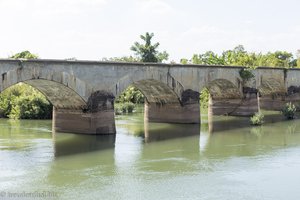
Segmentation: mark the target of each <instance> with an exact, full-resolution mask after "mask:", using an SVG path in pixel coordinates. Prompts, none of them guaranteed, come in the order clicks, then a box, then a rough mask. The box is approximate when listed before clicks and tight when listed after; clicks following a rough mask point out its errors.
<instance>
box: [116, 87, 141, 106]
mask: <svg viewBox="0 0 300 200" xmlns="http://www.w3.org/2000/svg"><path fill="white" fill-rule="evenodd" d="M116 102H117V103H125V102H131V103H135V104H137V103H144V95H143V94H142V93H141V92H140V91H139V90H138V89H137V88H135V87H133V86H130V87H128V88H127V89H126V90H125V91H124V92H123V93H122V94H121V95H120V96H119V97H118V98H117V99H116Z"/></svg>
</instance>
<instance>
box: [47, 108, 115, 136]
mask: <svg viewBox="0 0 300 200" xmlns="http://www.w3.org/2000/svg"><path fill="white" fill-rule="evenodd" d="M53 129H54V131H55V132H68V133H81V134H114V133H116V128H115V119H114V111H113V110H106V111H101V112H96V113H95V112H94V113H83V112H82V111H81V110H64V109H56V108H55V109H53Z"/></svg>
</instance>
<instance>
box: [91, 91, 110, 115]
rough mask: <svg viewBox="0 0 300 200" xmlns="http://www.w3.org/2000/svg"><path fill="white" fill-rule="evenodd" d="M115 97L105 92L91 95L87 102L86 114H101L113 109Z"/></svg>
mask: <svg viewBox="0 0 300 200" xmlns="http://www.w3.org/2000/svg"><path fill="white" fill-rule="evenodd" d="M114 99H115V97H114V96H113V95H112V94H111V93H109V92H106V91H97V92H94V93H92V94H91V96H90V97H89V99H88V102H87V110H86V112H92V113H95V112H101V111H106V110H113V109H114Z"/></svg>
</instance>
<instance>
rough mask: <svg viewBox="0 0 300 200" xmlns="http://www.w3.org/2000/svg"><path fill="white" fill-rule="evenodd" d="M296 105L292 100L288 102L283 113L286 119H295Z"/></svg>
mask: <svg viewBox="0 0 300 200" xmlns="http://www.w3.org/2000/svg"><path fill="white" fill-rule="evenodd" d="M296 111H297V109H296V106H295V105H294V104H292V103H291V102H289V103H286V104H285V105H284V107H283V109H282V111H281V112H282V114H283V115H284V116H285V118H286V119H294V118H295V114H296Z"/></svg>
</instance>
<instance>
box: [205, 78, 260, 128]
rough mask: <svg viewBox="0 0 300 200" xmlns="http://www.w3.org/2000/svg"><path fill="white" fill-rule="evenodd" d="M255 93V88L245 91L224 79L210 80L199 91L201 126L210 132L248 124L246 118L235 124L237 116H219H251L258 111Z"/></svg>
mask: <svg viewBox="0 0 300 200" xmlns="http://www.w3.org/2000/svg"><path fill="white" fill-rule="evenodd" d="M242 90H243V91H242ZM256 93H257V91H256V90H255V91H252V90H251V91H246V90H245V88H240V87H239V86H236V85H235V84H234V83H232V82H231V81H229V80H226V79H215V80H213V81H210V82H209V83H207V84H206V85H205V87H203V88H202V90H201V92H200V106H201V121H202V122H203V124H204V126H202V128H205V130H208V131H209V132H212V131H217V130H221V129H225V128H228V129H230V128H232V127H234V126H235V127H243V126H246V125H248V124H249V122H248V118H245V120H242V121H240V122H239V125H236V123H237V122H236V119H237V118H234V117H226V118H224V117H221V116H245V117H248V116H252V115H253V114H254V113H255V112H258V103H257V94H256ZM214 116H219V117H214ZM233 125H234V126H233Z"/></svg>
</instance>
